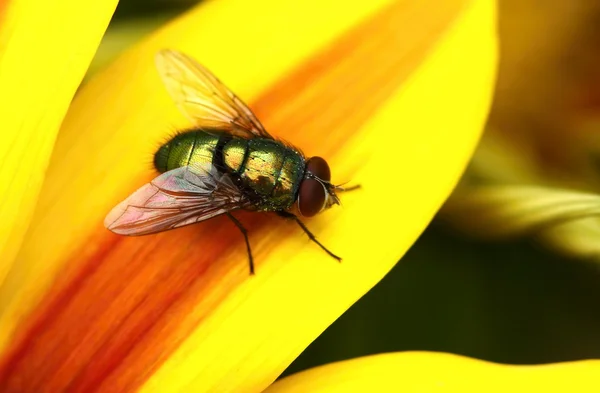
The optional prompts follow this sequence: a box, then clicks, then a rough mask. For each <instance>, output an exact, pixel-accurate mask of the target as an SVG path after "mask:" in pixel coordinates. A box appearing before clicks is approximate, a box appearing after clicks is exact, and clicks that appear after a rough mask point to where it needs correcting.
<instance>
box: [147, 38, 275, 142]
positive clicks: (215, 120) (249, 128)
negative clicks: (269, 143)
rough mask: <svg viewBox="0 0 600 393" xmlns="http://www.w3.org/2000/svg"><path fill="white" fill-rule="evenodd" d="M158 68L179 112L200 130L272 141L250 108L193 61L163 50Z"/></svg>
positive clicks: (179, 54)
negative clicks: (212, 129)
mask: <svg viewBox="0 0 600 393" xmlns="http://www.w3.org/2000/svg"><path fill="white" fill-rule="evenodd" d="M156 67H157V68H158V71H159V73H160V75H161V77H162V79H163V82H164V84H165V86H166V88H167V91H168V92H169V94H170V95H171V97H172V98H173V100H174V101H175V103H176V104H177V106H178V107H179V109H180V110H181V111H182V112H183V114H184V115H186V116H187V117H188V118H189V119H190V120H191V121H192V122H193V123H194V124H196V125H197V126H200V127H207V128H217V129H222V130H224V131H227V132H229V133H231V134H232V135H235V136H239V137H242V138H246V139H249V138H252V137H257V136H258V137H262V138H271V139H273V137H272V136H271V135H269V133H268V132H267V131H266V130H265V128H264V127H263V125H262V124H261V123H260V121H259V120H258V119H257V118H256V116H255V115H254V113H252V111H251V110H250V108H248V107H247V106H246V104H244V103H243V102H242V100H240V99H239V98H238V97H237V96H236V95H235V94H233V93H232V92H231V91H230V90H229V89H228V88H227V87H226V86H225V85H224V84H223V83H221V81H219V80H218V79H217V78H216V77H215V76H214V75H213V74H212V73H211V72H210V71H208V70H207V69H206V68H204V67H203V66H202V65H200V64H199V63H198V62H196V61H195V60H194V59H192V58H191V57H189V56H187V55H186V54H183V53H181V52H177V51H174V50H170V49H168V50H162V51H160V52H158V53H157V55H156Z"/></svg>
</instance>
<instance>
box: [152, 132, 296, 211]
mask: <svg viewBox="0 0 600 393" xmlns="http://www.w3.org/2000/svg"><path fill="white" fill-rule="evenodd" d="M202 163H211V164H212V165H213V166H214V167H215V168H218V169H219V170H221V171H223V172H225V173H230V174H231V177H232V179H233V180H234V181H235V182H236V184H238V187H240V189H241V190H242V192H243V193H244V194H245V195H246V196H247V197H248V198H249V199H250V200H251V201H252V202H253V204H254V206H255V208H256V209H257V210H269V211H277V210H288V209H289V208H290V207H291V206H292V204H293V203H294V202H295V200H296V195H297V193H298V187H299V186H300V182H301V181H302V178H303V176H304V166H305V161H304V157H303V156H302V155H301V154H300V153H298V152H297V151H295V150H294V149H292V148H290V147H288V146H286V145H284V144H282V143H281V142H277V141H275V140H272V139H264V138H255V139H241V138H233V137H232V136H230V135H229V134H225V133H223V132H219V131H210V133H209V132H205V131H199V130H196V131H189V132H186V133H182V134H179V135H177V136H175V137H174V138H173V139H171V140H170V141H169V142H168V143H167V144H165V145H164V146H162V147H161V148H160V149H159V150H158V151H157V152H156V154H155V156H154V165H155V166H156V169H157V170H158V171H159V172H166V171H169V170H171V169H175V168H179V167H182V166H187V165H192V166H193V165H194V164H202Z"/></svg>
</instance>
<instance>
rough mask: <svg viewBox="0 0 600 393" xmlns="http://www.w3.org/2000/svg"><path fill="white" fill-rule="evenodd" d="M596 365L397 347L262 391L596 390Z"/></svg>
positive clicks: (297, 376) (444, 392)
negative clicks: (528, 362)
mask: <svg viewBox="0 0 600 393" xmlns="http://www.w3.org/2000/svg"><path fill="white" fill-rule="evenodd" d="M599 366H600V362H599V361H597V360H590V361H579V362H569V363H557V364H546V365H540V366H512V365H504V364H496V363H489V362H484V361H481V360H476V359H471V358H467V357H463V356H458V355H451V354H446V353H432V352H397V353H389V354H382V355H374V356H366V357H361V358H356V359H351V360H347V361H343V362H336V363H331V364H327V365H325V366H321V367H316V368H313V369H310V370H306V371H303V372H300V373H297V374H294V375H290V376H289V377H287V378H284V379H282V380H280V381H278V382H276V383H275V384H273V385H272V386H271V387H270V388H269V389H267V390H266V391H265V392H266V393H294V392H314V393H319V392H327V393H332V392H366V391H375V392H440V393H450V392H461V393H462V392H506V391H511V392H570V391H577V392H596V391H598V389H599V388H600V382H598V379H597V378H596V375H597V374H598V367H599Z"/></svg>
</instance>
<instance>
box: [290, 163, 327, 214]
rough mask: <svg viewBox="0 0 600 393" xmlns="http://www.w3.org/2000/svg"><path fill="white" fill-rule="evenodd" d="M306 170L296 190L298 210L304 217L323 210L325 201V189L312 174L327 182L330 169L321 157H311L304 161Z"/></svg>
mask: <svg viewBox="0 0 600 393" xmlns="http://www.w3.org/2000/svg"><path fill="white" fill-rule="evenodd" d="M306 172H307V176H306V177H305V178H304V179H303V180H302V183H300V190H299V192H298V210H300V214H302V215H303V216H304V217H312V216H314V215H316V214H317V213H319V212H320V211H321V210H323V208H324V207H325V205H326V202H327V189H326V188H325V186H324V185H323V183H321V182H320V181H319V180H317V179H315V178H313V177H312V176H314V177H317V178H318V179H320V180H323V181H325V182H329V180H330V179H331V171H330V170H329V165H327V162H326V161H325V160H324V159H323V158H321V157H312V158H311V159H309V160H308V162H307V163H306ZM311 175H312V176H311Z"/></svg>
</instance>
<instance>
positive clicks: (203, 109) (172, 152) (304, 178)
mask: <svg viewBox="0 0 600 393" xmlns="http://www.w3.org/2000/svg"><path fill="white" fill-rule="evenodd" d="M156 65H157V68H158V71H159V73H160V75H161V77H162V79H163V82H164V84H165V86H166V88H167V91H168V92H169V94H170V95H171V97H172V99H173V100H174V101H175V103H176V104H177V106H178V107H179V109H180V110H181V111H182V112H183V113H184V114H185V115H186V116H187V117H188V118H189V119H190V120H191V121H192V123H193V125H194V126H193V128H192V129H189V130H187V131H184V132H179V133H178V134H177V135H176V136H174V137H173V138H172V139H171V140H170V141H169V142H168V143H166V144H165V145H163V146H162V147H160V148H159V149H158V151H157V152H156V154H155V155H154V166H155V167H156V169H157V170H158V172H160V173H161V175H159V176H158V177H156V178H155V179H154V180H152V181H151V182H150V183H148V184H146V185H144V186H142V187H141V188H140V189H138V190H137V191H135V192H134V193H133V194H131V195H130V196H129V197H128V198H127V199H125V200H124V201H123V202H121V203H120V204H119V205H117V206H116V207H115V208H114V209H113V210H112V211H111V212H110V213H109V214H108V215H107V217H106V219H105V221H104V225H105V226H106V227H107V228H108V229H109V230H111V231H113V232H115V233H117V234H120V235H132V236H133V235H147V234H152V233H157V232H162V231H166V230H169V229H174V228H179V227H182V226H185V225H189V224H194V223H197V222H200V221H204V220H207V219H209V218H212V217H215V216H219V215H222V214H225V215H227V216H228V217H229V218H230V219H231V221H232V222H233V223H234V224H235V225H236V226H237V227H238V228H239V230H240V231H241V232H242V234H243V236H244V239H245V241H246V248H247V252H248V259H249V264H250V273H251V274H254V262H253V258H252V251H251V249H250V242H249V240H248V233H247V231H246V229H245V228H244V226H243V225H242V224H241V223H240V222H239V221H238V220H237V219H236V218H235V217H234V216H233V214H232V212H234V211H235V210H240V209H243V210H250V211H257V212H275V213H276V214H278V215H280V216H281V217H285V218H288V219H293V220H295V221H296V222H297V223H298V225H299V226H300V227H301V228H302V230H303V231H304V232H305V233H306V234H307V235H308V237H309V238H310V239H311V240H312V241H313V242H315V243H316V244H318V245H319V246H320V247H321V248H322V249H323V250H325V251H326V252H327V253H328V254H329V255H330V256H332V257H333V258H335V259H337V260H338V261H339V260H341V258H340V257H338V256H337V255H335V254H333V253H332V252H331V251H329V250H328V249H327V248H326V247H325V246H324V245H323V244H321V243H320V242H319V241H318V240H317V239H316V237H315V236H314V235H313V234H312V233H311V232H310V231H309V230H308V228H307V227H306V226H305V225H304V223H303V222H302V221H301V220H300V219H299V217H298V214H299V215H301V216H303V217H312V216H314V215H316V214H318V213H320V212H322V211H323V210H325V209H328V208H330V207H331V206H333V205H335V204H339V203H340V201H339V199H338V196H337V195H336V191H345V190H349V189H344V188H342V187H341V186H337V185H334V184H332V183H331V172H330V169H329V165H328V164H327V162H326V161H325V160H324V159H323V158H321V157H311V158H306V157H305V156H304V155H303V153H302V152H301V151H300V150H299V149H297V148H295V147H294V146H292V145H290V144H287V143H283V142H281V141H279V140H276V139H275V138H273V137H272V136H271V135H270V134H269V133H268V132H267V131H266V130H265V128H264V127H263V125H262V124H261V123H260V121H259V120H258V119H257V118H256V116H255V115H254V114H253V113H252V111H251V110H250V109H249V108H248V107H247V106H246V105H245V104H244V103H243V102H242V101H241V100H240V99H239V98H238V97H237V96H236V95H235V94H233V93H232V92H231V91H230V90H229V89H228V88H227V87H226V86H225V85H223V84H222V83H221V82H220V81H219V80H218V79H217V78H216V77H215V76H214V75H213V74H212V73H211V72H210V71H208V70H207V69H206V68H204V67H203V66H202V65H200V64H198V63H197V62H196V61H195V60H194V59H192V58H190V57H189V56H187V55H185V54H183V53H180V52H177V51H174V50H163V51H160V52H159V53H158V54H157V56H156ZM353 188H355V187H353Z"/></svg>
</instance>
